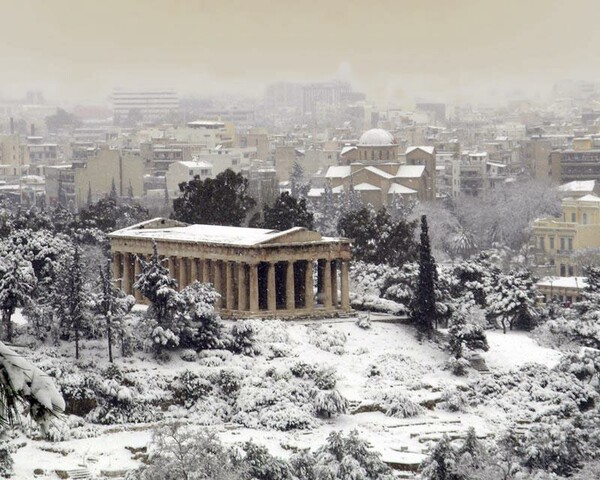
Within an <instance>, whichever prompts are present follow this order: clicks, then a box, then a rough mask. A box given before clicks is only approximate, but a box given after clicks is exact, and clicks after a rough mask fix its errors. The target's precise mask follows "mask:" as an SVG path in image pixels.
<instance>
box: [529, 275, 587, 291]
mask: <svg viewBox="0 0 600 480" xmlns="http://www.w3.org/2000/svg"><path fill="white" fill-rule="evenodd" d="M536 285H537V286H538V287H549V288H573V289H578V288H585V287H587V278H586V277H544V278H542V279H541V280H540V281H539V282H537V283H536Z"/></svg>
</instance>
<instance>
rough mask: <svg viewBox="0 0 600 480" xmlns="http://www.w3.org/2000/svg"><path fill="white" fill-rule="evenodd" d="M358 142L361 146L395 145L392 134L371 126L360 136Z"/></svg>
mask: <svg viewBox="0 0 600 480" xmlns="http://www.w3.org/2000/svg"><path fill="white" fill-rule="evenodd" d="M358 144H359V145H360V146H363V147H385V146H392V145H396V144H397V142H396V139H395V138H394V136H393V135H392V134H391V133H390V132H388V131H387V130H384V129H382V128H372V129H371V130H367V131H366V132H365V133H363V134H362V135H361V136H360V139H359V140H358Z"/></svg>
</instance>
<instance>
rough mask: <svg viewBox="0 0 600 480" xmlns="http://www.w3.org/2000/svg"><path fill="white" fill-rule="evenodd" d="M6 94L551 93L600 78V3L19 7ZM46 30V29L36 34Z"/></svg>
mask: <svg viewBox="0 0 600 480" xmlns="http://www.w3.org/2000/svg"><path fill="white" fill-rule="evenodd" d="M10 12H11V17H10V18H11V21H10V22H7V24H6V26H5V28H4V29H3V32H2V33H1V34H0V35H1V36H2V37H0V38H2V42H0V55H2V57H3V58H4V59H5V68H4V69H3V73H4V75H3V79H2V80H1V81H0V94H1V95H2V96H3V97H11V96H13V97H14V96H18V95H22V94H23V93H24V92H25V91H26V90H28V89H42V90H44V92H46V93H47V97H49V98H52V99H55V100H56V101H73V102H81V101H84V100H85V101H90V102H103V101H106V99H107V98H108V96H109V95H110V93H111V91H112V90H113V88H115V87H125V88H128V87H129V88H130V87H155V86H160V87H169V88H175V89H177V90H178V91H179V92H181V94H182V95H190V94H191V95H203V94H206V95H211V94H216V93H223V92H228V93H240V94H242V95H252V96H259V95H261V94H262V92H263V91H264V87H265V85H266V84H268V83H271V82H273V81H281V80H291V81H323V80H328V79H331V78H340V79H343V80H348V81H350V82H351V83H352V84H353V86H354V87H355V89H357V90H360V91H364V92H365V93H366V94H367V95H368V97H369V98H370V99H373V100H374V101H379V102H392V103H394V102H396V103H403V102H411V101H414V100H415V99H422V100H432V101H446V102H449V103H460V102H469V101H477V100H491V101H494V100H497V99H498V98H500V99H504V98H506V97H507V96H510V95H514V96H516V97H518V96H520V95H522V96H526V95H534V94H542V93H544V92H545V91H547V90H548V89H549V88H550V86H551V85H552V83H554V82H555V81H557V80H560V79H563V78H574V79H579V78H581V79H589V80H593V79H594V77H595V76H597V75H598V74H599V73H600V71H599V70H600V67H598V66H596V62H595V60H596V57H597V54H596V52H595V49H593V48H584V47H586V46H589V45H593V44H594V43H595V41H596V40H598V39H599V38H598V37H600V33H598V31H597V29H595V28H594V25H593V22H594V18H595V15H594V12H600V6H599V5H598V4H597V3H595V2H593V1H589V0H578V1H576V2H570V3H566V2H560V1H538V0H530V1H528V2H527V3H526V4H524V3H523V2H517V1H514V0H511V1H507V2H502V3H498V2H479V3H476V2H472V1H467V0H459V1H454V2H441V1H429V2H421V3H420V4H419V5H415V4H413V3H412V2H405V1H396V2H391V1H385V0H378V1H375V2H362V1H359V2H356V1H355V2H341V1H337V0H333V1H330V2H327V3H325V4H324V3H323V2H321V3H319V2H315V1H307V0H305V1H302V2H294V3H291V2H273V1H271V0H257V1H254V2H239V1H231V2H226V3H224V4H219V5H218V6H216V5H214V4H212V3H210V2H203V1H194V2H184V1H174V2H169V3H167V2H161V1H152V0H151V1H143V2H142V1H138V0H130V1H127V2H117V1H114V0H108V1H106V2H102V3H99V2H83V3H78V4H73V3H72V2H68V1H64V0H54V1H51V2H41V1H38V0H28V1H23V2H18V3H15V4H11V9H10ZM31 25H35V28H31Z"/></svg>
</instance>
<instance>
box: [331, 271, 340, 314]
mask: <svg viewBox="0 0 600 480" xmlns="http://www.w3.org/2000/svg"><path fill="white" fill-rule="evenodd" d="M330 263H331V303H332V304H333V307H334V308H337V306H338V269H337V261H336V260H332V261H331V262H330Z"/></svg>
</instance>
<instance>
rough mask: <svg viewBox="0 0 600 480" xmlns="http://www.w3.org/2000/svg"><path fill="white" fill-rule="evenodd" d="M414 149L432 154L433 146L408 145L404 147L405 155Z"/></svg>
mask: <svg viewBox="0 0 600 480" xmlns="http://www.w3.org/2000/svg"><path fill="white" fill-rule="evenodd" d="M414 150H423V151H424V152H426V153H429V154H430V155H433V152H434V150H435V147H425V146H417V147H408V148H407V149H406V152H405V155H407V154H409V153H410V152H413V151H414Z"/></svg>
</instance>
